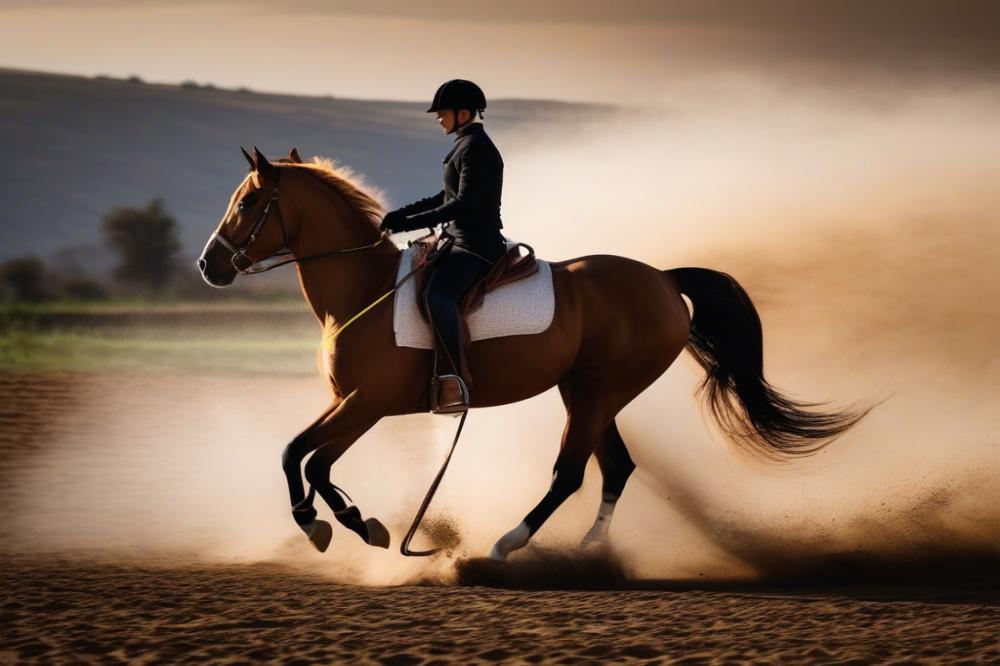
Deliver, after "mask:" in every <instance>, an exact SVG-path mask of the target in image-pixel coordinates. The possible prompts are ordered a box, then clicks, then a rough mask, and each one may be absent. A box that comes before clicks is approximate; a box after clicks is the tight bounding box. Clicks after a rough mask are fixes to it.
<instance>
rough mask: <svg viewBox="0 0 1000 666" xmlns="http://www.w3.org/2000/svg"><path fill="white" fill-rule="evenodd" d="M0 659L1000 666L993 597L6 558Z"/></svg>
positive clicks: (998, 610) (1, 576) (998, 612)
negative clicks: (368, 578)
mask: <svg viewBox="0 0 1000 666" xmlns="http://www.w3.org/2000/svg"><path fill="white" fill-rule="evenodd" d="M0 585H2V586H3V589H4V600H3V602H2V621H0V626H2V627H3V629H2V630H0V661H3V662H7V663H12V662H18V661H27V660H35V661H41V662H47V663H51V662H59V661H65V662H81V661H89V662H99V663H111V662H119V661H122V662H131V663H150V662H173V663H176V662H178V661H183V660H190V661H197V662H207V661H211V662H216V663H247V662H265V661H272V662H282V663H387V664H431V663H444V662H449V663H476V662H507V663H561V664H577V663H608V662H636V663H738V662H749V661H766V662H770V663H832V662H836V663H877V662H881V663H892V662H907V663H914V662H938V661H944V660H947V661H957V660H960V659H974V660H978V661H982V662H993V663H995V662H996V661H997V660H998V659H1000V641H998V636H997V627H998V626H1000V605H998V603H997V597H996V596H995V595H994V596H993V597H992V599H990V597H989V595H984V594H983V593H982V591H979V592H976V591H973V590H966V592H965V594H964V595H963V594H960V593H958V592H957V591H956V590H954V589H951V590H947V591H946V590H940V589H937V590H926V589H925V590H923V591H920V592H918V591H917V590H915V589H900V588H895V589H891V590H881V591H879V590H875V589H871V588H857V589H851V590H840V591H837V592H833V591H829V590H827V591H816V590H797V591H796V590H785V591H781V590H770V591H764V590H756V591H739V590H736V591H733V590H729V591H727V590H698V589H689V590H623V591H539V590H535V591H516V590H498V589H493V588H487V587H458V586H448V587H439V586H430V587H428V586H399V587H362V586H350V585H338V584H334V583H331V582H330V581H329V580H328V579H326V578H324V577H322V576H316V575H308V574H303V573H301V572H297V571H295V570H292V569H290V568H287V567H283V566H281V565H276V564H256V565H229V566H208V565H203V564H202V565H198V564H192V563H190V562H184V561H176V562H163V563H160V564H156V565H152V564H141V563H135V562H132V563H129V562H87V561H80V560H78V559H66V558H55V557H46V558H41V559H37V558H32V559H11V558H6V559H4V561H3V562H2V573H0Z"/></svg>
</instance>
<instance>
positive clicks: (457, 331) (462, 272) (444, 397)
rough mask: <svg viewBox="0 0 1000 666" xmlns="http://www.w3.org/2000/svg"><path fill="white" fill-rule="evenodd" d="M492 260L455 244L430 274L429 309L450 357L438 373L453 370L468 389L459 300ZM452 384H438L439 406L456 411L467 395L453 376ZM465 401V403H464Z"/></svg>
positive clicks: (447, 356)
mask: <svg viewBox="0 0 1000 666" xmlns="http://www.w3.org/2000/svg"><path fill="white" fill-rule="evenodd" d="M491 266H492V265H491V264H490V263H489V262H488V261H485V260H484V259H483V258H481V257H479V256H477V255H476V254H474V253H471V252H468V251H466V250H465V249H464V248H461V247H458V246H454V247H452V248H451V250H450V251H449V252H448V253H447V254H446V255H444V256H443V257H441V259H440V260H439V261H438V264H437V265H436V266H435V268H434V271H433V272H432V273H431V275H430V276H429V277H428V280H429V283H428V286H427V291H426V294H427V302H426V305H427V309H428V311H429V314H430V316H431V322H432V326H433V328H434V334H435V336H436V338H437V340H438V344H439V345H440V347H441V349H442V350H443V351H444V357H445V358H446V360H447V365H446V367H438V368H437V375H438V377H440V376H442V375H446V374H454V375H457V376H459V377H461V378H462V379H463V380H464V381H465V383H466V389H469V388H470V387H469V386H468V384H469V383H470V382H471V377H470V376H469V372H468V368H467V367H466V366H465V365H464V363H463V351H464V350H463V349H462V339H461V327H462V314H461V311H460V308H459V303H460V302H461V300H462V298H463V297H464V296H465V294H466V293H467V292H468V291H469V289H471V288H472V287H473V285H475V284H476V282H478V281H479V280H481V279H482V278H483V277H484V276H485V275H486V274H487V273H488V272H489V270H490V268H491ZM450 381H451V382H452V385H441V386H440V387H439V391H440V392H439V396H438V397H439V398H440V399H439V401H438V404H439V407H444V408H445V410H446V411H451V412H452V413H454V412H455V411H456V409H449V408H450V407H457V410H459V411H460V410H462V409H464V408H467V407H468V403H467V400H466V396H463V395H462V393H461V391H460V390H458V387H457V386H455V385H454V384H457V382H455V381H454V380H450ZM463 405H464V406H463Z"/></svg>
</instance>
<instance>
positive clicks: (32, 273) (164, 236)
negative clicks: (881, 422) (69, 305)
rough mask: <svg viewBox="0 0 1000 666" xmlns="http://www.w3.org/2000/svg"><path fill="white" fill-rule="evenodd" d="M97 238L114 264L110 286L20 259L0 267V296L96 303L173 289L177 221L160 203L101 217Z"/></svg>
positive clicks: (177, 271) (177, 273)
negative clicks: (115, 260)
mask: <svg viewBox="0 0 1000 666" xmlns="http://www.w3.org/2000/svg"><path fill="white" fill-rule="evenodd" d="M101 233H102V235H103V237H104V242H105V244H106V245H107V246H108V247H109V248H110V249H111V250H112V252H113V253H114V254H115V256H116V259H117V264H116V266H115V268H114V272H113V274H112V275H113V278H114V282H113V283H110V284H109V283H107V282H106V281H102V280H99V279H97V278H95V277H93V276H91V275H86V274H65V273H64V272H62V271H61V270H60V269H59V268H58V267H56V268H53V267H49V266H47V265H46V264H45V262H43V261H42V260H41V259H39V258H38V257H36V256H34V255H26V256H22V257H16V258H13V259H9V260H7V261H5V262H3V263H2V264H0V294H2V295H3V298H4V299H6V300H14V301H42V300H47V299H53V298H70V299H74V300H100V299H103V298H107V297H109V296H111V295H115V294H141V295H151V296H157V295H162V294H164V293H165V292H166V291H168V290H169V289H170V288H171V287H172V286H175V282H176V281H177V279H178V277H179V276H180V275H182V274H183V272H182V270H181V267H180V262H179V260H178V256H177V253H178V251H179V250H180V247H181V246H180V242H179V241H178V238H177V221H176V220H175V219H174V218H173V217H172V216H171V215H170V214H169V213H168V212H167V210H166V208H165V207H164V205H163V201H162V200H161V199H159V198H154V199H152V200H151V201H150V202H149V203H148V204H147V205H146V206H144V207H142V208H129V207H121V208H116V209H114V210H112V211H110V212H109V213H107V214H106V215H104V216H103V217H102V218H101ZM188 273H189V272H188Z"/></svg>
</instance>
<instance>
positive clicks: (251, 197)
mask: <svg viewBox="0 0 1000 666" xmlns="http://www.w3.org/2000/svg"><path fill="white" fill-rule="evenodd" d="M255 201H257V195H256V194H248V195H246V196H245V197H243V198H242V199H241V200H240V202H239V204H237V206H236V208H237V209H239V210H246V209H247V208H250V207H251V206H253V204H254V202H255Z"/></svg>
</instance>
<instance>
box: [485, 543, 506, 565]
mask: <svg viewBox="0 0 1000 666" xmlns="http://www.w3.org/2000/svg"><path fill="white" fill-rule="evenodd" d="M497 546H499V544H497ZM497 546H493V548H491V549H490V558H489V559H491V560H493V561H494V562H506V561H507V553H505V552H503V551H502V550H500V548H498V547H497Z"/></svg>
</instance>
